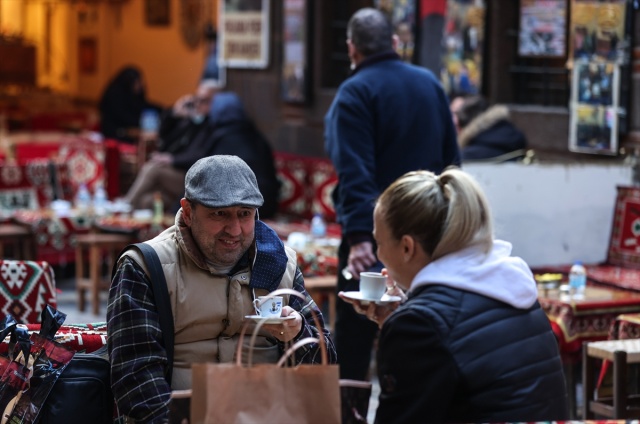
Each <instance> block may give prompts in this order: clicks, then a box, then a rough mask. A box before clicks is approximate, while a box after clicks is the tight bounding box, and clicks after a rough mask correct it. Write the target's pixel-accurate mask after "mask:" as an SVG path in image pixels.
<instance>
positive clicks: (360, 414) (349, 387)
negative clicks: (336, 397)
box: [339, 379, 373, 424]
mask: <svg viewBox="0 0 640 424" xmlns="http://www.w3.org/2000/svg"><path fill="white" fill-rule="evenodd" d="M339 384H340V403H341V407H342V424H366V422H367V414H368V412H369V400H370V398H371V390H372V387H373V385H372V384H371V383H370V382H369V381H359V380H346V379H341V380H340V381H339Z"/></svg>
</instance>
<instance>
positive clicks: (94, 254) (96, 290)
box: [89, 244, 102, 315]
mask: <svg viewBox="0 0 640 424" xmlns="http://www.w3.org/2000/svg"><path fill="white" fill-rule="evenodd" d="M100 253H101V249H100V247H99V246H96V245H95V244H94V245H92V246H91V258H90V259H89V267H90V272H91V304H92V306H93V313H94V314H95V315H98V314H99V313H100V285H101V284H100V280H101V279H102V276H101V275H100V265H101V264H100Z"/></svg>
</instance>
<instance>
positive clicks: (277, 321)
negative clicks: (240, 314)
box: [244, 315, 296, 324]
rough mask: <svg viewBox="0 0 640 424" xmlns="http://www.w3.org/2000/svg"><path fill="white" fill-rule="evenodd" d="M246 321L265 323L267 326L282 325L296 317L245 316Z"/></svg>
mask: <svg viewBox="0 0 640 424" xmlns="http://www.w3.org/2000/svg"><path fill="white" fill-rule="evenodd" d="M244 317H245V319H250V320H252V321H264V323H265V324H282V322H283V321H289V320H290V319H295V318H296V316H295V315H289V316H286V317H263V316H260V315H245V316H244Z"/></svg>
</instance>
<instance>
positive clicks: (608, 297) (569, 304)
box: [538, 286, 640, 355]
mask: <svg viewBox="0 0 640 424" xmlns="http://www.w3.org/2000/svg"><path fill="white" fill-rule="evenodd" d="M538 300H539V302H540V306H541V307H542V309H543V310H544V311H545V313H546V314H547V317H549V321H551V327H552V328H553V332H554V333H555V335H556V337H557V338H558V342H559V345H560V351H561V352H562V353H563V354H565V355H570V354H574V353H579V352H580V349H581V347H582V343H583V342H585V341H598V340H606V339H607V338H608V337H609V331H610V329H611V326H612V325H613V324H614V322H615V321H616V318H617V317H618V316H619V315H621V314H627V313H638V312H640V293H637V292H632V291H627V290H620V289H614V288H608V287H596V286H587V289H586V293H585V298H584V299H579V300H577V299H571V298H569V297H568V296H566V295H563V294H561V293H560V290H559V289H554V290H549V291H548V292H547V293H546V294H545V293H543V292H540V294H539V296H538Z"/></svg>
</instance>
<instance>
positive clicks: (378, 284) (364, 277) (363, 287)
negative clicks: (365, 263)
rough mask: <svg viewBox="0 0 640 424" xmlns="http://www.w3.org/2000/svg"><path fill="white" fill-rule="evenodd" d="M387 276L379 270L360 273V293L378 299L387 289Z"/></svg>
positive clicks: (368, 297)
mask: <svg viewBox="0 0 640 424" xmlns="http://www.w3.org/2000/svg"><path fill="white" fill-rule="evenodd" d="M386 281H387V277H385V276H384V275H382V274H381V273H379V272H361V273H360V293H362V296H363V297H365V298H367V299H380V298H382V296H383V295H384V292H385V291H386V290H387V284H386Z"/></svg>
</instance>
